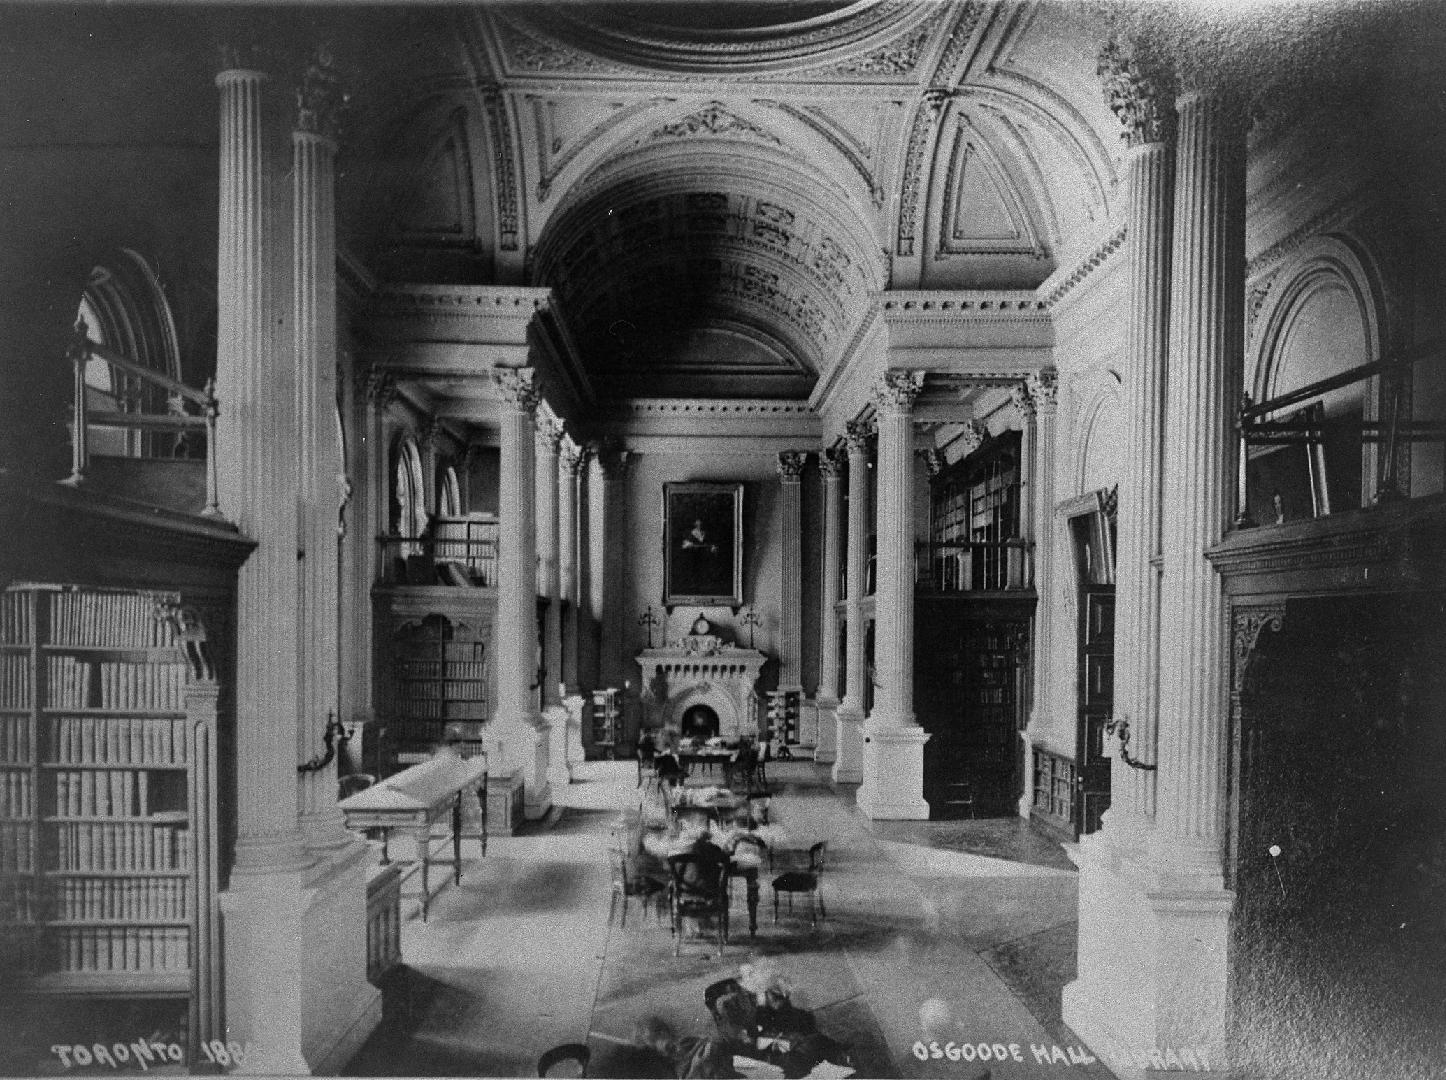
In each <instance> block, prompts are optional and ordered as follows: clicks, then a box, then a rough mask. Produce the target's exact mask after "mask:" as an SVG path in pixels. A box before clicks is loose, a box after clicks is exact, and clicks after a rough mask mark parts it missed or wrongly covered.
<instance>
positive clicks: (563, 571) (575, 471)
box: [557, 438, 587, 697]
mask: <svg viewBox="0 0 1446 1080" xmlns="http://www.w3.org/2000/svg"><path fill="white" fill-rule="evenodd" d="M586 465H587V457H586V453H585V452H584V450H583V449H582V447H580V446H578V445H577V443H575V442H573V441H572V439H570V438H564V439H563V442H562V447H561V449H560V450H559V452H558V458H557V492H558V496H557V544H558V552H557V576H558V597H559V599H560V600H561V603H562V630H561V632H562V647H561V652H562V666H561V673H560V679H559V681H560V682H561V683H562V685H563V687H564V692H563V694H562V696H563V697H570V696H572V695H573V694H576V693H577V690H578V638H577V635H578V627H579V625H580V619H579V612H578V606H579V602H580V596H579V584H580V583H579V573H578V571H579V568H580V563H579V560H578V552H579V550H580V549H581V548H580V543H579V541H580V537H579V535H578V526H579V523H580V518H579V514H578V503H579V492H578V484H579V477H580V475H581V474H582V472H583V470H584V469H585V467H586Z"/></svg>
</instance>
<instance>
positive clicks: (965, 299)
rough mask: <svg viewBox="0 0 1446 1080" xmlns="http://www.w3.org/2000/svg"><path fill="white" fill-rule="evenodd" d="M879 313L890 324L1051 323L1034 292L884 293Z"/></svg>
mask: <svg viewBox="0 0 1446 1080" xmlns="http://www.w3.org/2000/svg"><path fill="white" fill-rule="evenodd" d="M879 310H880V312H881V313H882V315H883V316H884V318H885V319H887V320H888V321H889V322H902V321H915V322H925V321H930V320H935V321H944V322H989V321H994V322H1041V323H1047V322H1049V312H1048V310H1047V309H1046V306H1045V304H1044V302H1043V301H1041V300H1040V299H1039V297H1038V296H1036V295H1035V294H1034V293H1033V292H1022V291H1020V292H1004V291H999V292H994V291H987V290H979V291H974V292H963V291H958V292H931V291H926V290H920V291H911V292H904V291H891V292H887V293H883V294H881V297H880V303H879Z"/></svg>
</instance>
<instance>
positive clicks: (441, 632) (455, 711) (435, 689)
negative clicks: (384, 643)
mask: <svg viewBox="0 0 1446 1080" xmlns="http://www.w3.org/2000/svg"><path fill="white" fill-rule="evenodd" d="M391 675H392V678H391V689H392V695H393V696H392V717H393V723H392V725H391V730H390V732H389V737H390V742H391V747H392V751H393V753H394V754H395V755H396V760H397V762H398V763H400V764H412V763H415V762H414V760H413V759H414V758H415V759H417V760H422V759H425V758H426V757H427V756H430V754H431V752H432V751H433V750H434V749H435V748H436V747H437V746H438V745H440V744H441V743H443V742H444V741H446V739H447V732H448V731H449V730H454V729H456V726H457V725H464V726H465V727H468V728H474V729H477V730H479V731H480V729H481V727H482V725H483V724H484V723H486V721H487V720H488V718H489V717H490V715H491V714H490V707H489V688H490V675H489V672H488V663H487V642H486V640H485V639H484V637H483V635H482V634H481V633H479V632H478V630H477V629H476V628H475V627H474V626H471V625H469V624H468V623H467V622H463V621H461V620H459V619H457V620H454V619H451V618H448V617H447V616H445V615H441V614H435V613H433V614H429V615H428V616H427V617H426V618H425V619H423V620H422V621H421V622H419V623H416V622H414V623H409V624H407V625H406V626H404V627H402V628H401V629H400V630H399V631H397V632H396V633H395V635H394V637H393V639H392V656H391Z"/></svg>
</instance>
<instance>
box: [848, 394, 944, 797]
mask: <svg viewBox="0 0 1446 1080" xmlns="http://www.w3.org/2000/svg"><path fill="white" fill-rule="evenodd" d="M923 385H924V373H923V372H922V371H888V372H885V374H884V376H883V378H882V379H880V381H879V383H878V385H877V386H876V388H875V391H874V401H875V406H876V409H877V412H876V417H877V423H878V436H879V448H878V472H879V479H878V485H879V488H878V490H879V521H878V530H877V532H878V551H877V556H876V563H877V572H878V583H877V587H876V590H875V604H876V607H875V612H876V615H875V618H876V624H875V630H874V670H875V672H876V673H877V683H878V685H877V688H876V690H875V694H876V697H875V700H874V708H873V710H872V711H871V712H870V713H869V717H868V720H867V721H866V722H865V724H864V733H863V734H864V747H863V783H862V786H861V787H860V788H859V792H858V799H857V803H858V807H859V809H860V810H861V811H862V812H863V813H864V814H866V815H867V816H868V817H871V818H876V819H877V818H891V819H897V818H914V819H924V818H927V817H928V816H929V804H928V803H927V802H925V801H924V794H923V792H924V743H925V742H927V741H928V738H929V735H928V733H927V732H926V731H924V730H923V728H921V727H920V726H919V725H918V724H916V723H915V722H914V520H913V497H912V495H913V468H914V427H913V415H912V414H913V408H914V399H915V398H916V397H917V396H918V394H919V391H920V389H922V387H923Z"/></svg>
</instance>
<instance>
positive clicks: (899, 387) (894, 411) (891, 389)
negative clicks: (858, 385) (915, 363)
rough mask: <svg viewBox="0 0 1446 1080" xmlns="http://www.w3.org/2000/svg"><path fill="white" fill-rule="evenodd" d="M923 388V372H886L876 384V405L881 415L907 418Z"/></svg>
mask: <svg viewBox="0 0 1446 1080" xmlns="http://www.w3.org/2000/svg"><path fill="white" fill-rule="evenodd" d="M923 388H924V373H923V372H922V371H886V372H884V374H883V376H882V377H881V378H880V379H879V381H878V382H877V383H875V384H874V404H875V405H877V406H878V409H879V412H881V413H885V414H889V415H894V416H907V415H908V414H909V413H910V412H912V411H913V409H914V399H915V398H917V397H918V396H919V391H920V390H922V389H923Z"/></svg>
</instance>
